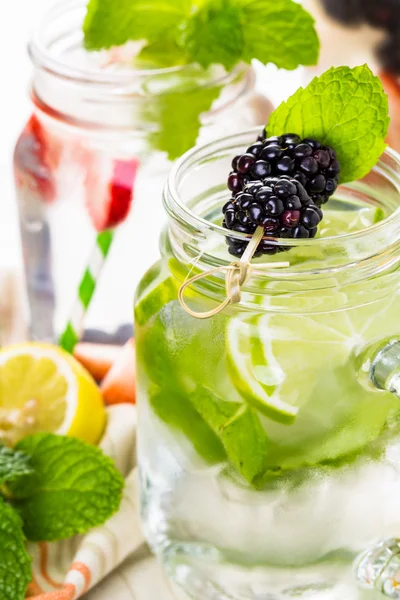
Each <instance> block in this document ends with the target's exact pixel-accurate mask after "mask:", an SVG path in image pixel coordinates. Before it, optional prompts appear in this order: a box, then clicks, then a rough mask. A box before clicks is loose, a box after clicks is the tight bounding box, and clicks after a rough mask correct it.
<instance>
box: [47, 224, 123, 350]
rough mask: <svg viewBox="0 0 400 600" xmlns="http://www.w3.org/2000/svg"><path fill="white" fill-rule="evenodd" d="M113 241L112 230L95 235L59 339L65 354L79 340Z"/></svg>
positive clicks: (72, 348)
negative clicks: (68, 317)
mask: <svg viewBox="0 0 400 600" xmlns="http://www.w3.org/2000/svg"><path fill="white" fill-rule="evenodd" d="M113 239H114V230H113V229H108V230H106V231H102V232H101V233H98V234H97V237H96V244H95V246H94V248H93V252H92V254H91V256H90V259H89V261H88V265H87V267H86V269H85V272H84V274H83V277H82V279H81V281H80V284H79V288H78V297H77V299H76V302H75V304H74V307H73V309H72V311H71V318H70V319H69V321H68V323H67V326H66V327H65V329H64V331H63V333H62V334H61V336H60V339H59V342H58V343H59V345H60V346H61V348H63V349H64V350H66V351H67V352H70V353H71V354H72V352H73V351H74V348H75V346H76V344H77V343H78V342H79V340H80V339H81V336H82V333H83V324H84V320H85V315H86V312H87V310H88V308H89V305H90V303H91V301H92V298H93V295H94V293H95V291H96V287H97V282H98V280H99V278H100V275H101V272H102V270H103V267H104V264H105V262H106V258H107V256H108V253H109V251H110V248H111V244H112V242H113Z"/></svg>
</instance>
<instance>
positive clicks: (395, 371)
mask: <svg viewBox="0 0 400 600" xmlns="http://www.w3.org/2000/svg"><path fill="white" fill-rule="evenodd" d="M365 371H367V369H365ZM369 379H370V381H371V383H372V384H373V385H374V386H375V387H376V388H378V389H380V390H386V391H388V392H391V393H392V394H394V395H395V396H397V397H398V398H399V399H400V340H391V341H389V342H387V343H386V344H385V345H384V346H383V347H382V348H380V349H379V350H378V351H376V350H375V355H374V356H373V357H372V360H371V359H370V366H369ZM354 568H355V576H356V579H357V582H358V584H359V586H360V587H361V588H363V589H369V590H377V591H379V592H380V593H381V594H382V595H383V596H386V597H387V598H397V599H400V539H398V538H387V539H383V540H381V541H380V542H378V543H377V544H376V545H375V546H373V547H371V548H369V549H368V550H366V551H365V552H363V553H362V554H361V555H360V556H359V557H358V559H357V560H356V562H355V566H354Z"/></svg>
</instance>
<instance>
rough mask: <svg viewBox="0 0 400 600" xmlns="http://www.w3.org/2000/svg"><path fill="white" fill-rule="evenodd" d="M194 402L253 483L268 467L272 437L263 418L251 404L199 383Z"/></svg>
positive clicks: (227, 450)
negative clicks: (223, 396) (220, 393)
mask: <svg viewBox="0 0 400 600" xmlns="http://www.w3.org/2000/svg"><path fill="white" fill-rule="evenodd" d="M190 402H191V404H192V405H193V407H194V408H195V410H196V411H197V412H198V414H199V415H200V416H201V417H202V418H203V419H204V421H205V422H206V423H207V425H208V426H209V427H210V428H211V429H212V430H213V431H214V433H215V434H216V435H217V436H218V438H219V439H220V441H221V443H222V445H223V447H224V449H225V452H226V454H227V457H228V459H229V460H230V462H231V463H232V465H233V466H234V467H235V468H236V469H237V471H238V472H239V473H240V474H241V475H242V476H243V477H244V478H245V479H246V480H247V481H248V482H249V483H250V484H254V485H256V483H257V480H258V478H259V477H260V476H262V475H263V473H264V472H265V469H266V464H267V456H268V446H269V441H268V437H267V434H266V433H265V431H264V428H263V426H262V425H261V422H260V418H259V416H258V414H257V412H256V411H255V410H253V409H252V408H251V407H250V406H249V405H248V404H243V403H238V402H230V401H226V400H223V399H222V398H220V397H218V396H216V395H215V394H214V392H212V391H211V390H210V389H208V388H206V387H204V386H199V387H198V388H197V390H196V391H195V392H193V393H192V394H191V395H190Z"/></svg>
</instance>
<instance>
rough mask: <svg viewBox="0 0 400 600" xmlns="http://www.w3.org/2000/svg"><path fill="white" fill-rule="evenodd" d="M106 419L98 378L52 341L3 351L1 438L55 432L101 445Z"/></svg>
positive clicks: (8, 440)
mask: <svg viewBox="0 0 400 600" xmlns="http://www.w3.org/2000/svg"><path fill="white" fill-rule="evenodd" d="M105 423H106V412H105V408H104V402H103V399H102V396H101V393H100V390H99V388H98V387H97V385H96V383H95V381H94V380H93V379H92V377H91V376H90V375H89V373H88V372H87V371H86V370H85V369H84V368H83V367H82V366H81V365H80V364H79V363H78V362H77V361H76V360H75V359H74V358H73V357H72V356H70V355H69V354H67V353H66V352H64V351H63V350H61V349H60V348H58V347H57V346H53V345H51V344H42V343H33V342H32V343H23V344H17V345H15V346H7V347H5V348H3V349H2V350H1V351H0V439H2V440H3V441H4V442H5V443H8V444H15V443H16V442H18V441H19V440H20V439H22V438H23V437H25V436H27V435H30V434H33V433H38V432H51V433H56V434H59V435H71V436H74V437H77V438H80V439H82V440H84V441H86V442H88V443H91V444H97V443H98V442H99V440H100V438H101V436H102V434H103V431H104V428H105Z"/></svg>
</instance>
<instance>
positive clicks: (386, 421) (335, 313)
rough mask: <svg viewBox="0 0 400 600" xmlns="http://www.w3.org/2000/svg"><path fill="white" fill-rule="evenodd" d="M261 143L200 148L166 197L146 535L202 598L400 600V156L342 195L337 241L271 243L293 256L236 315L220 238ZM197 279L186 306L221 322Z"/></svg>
mask: <svg viewBox="0 0 400 600" xmlns="http://www.w3.org/2000/svg"><path fill="white" fill-rule="evenodd" d="M255 137H256V132H254V131H252V132H247V133H244V134H240V135H237V136H232V137H229V138H224V139H222V140H219V141H216V142H213V143H210V144H209V145H205V146H203V147H200V148H197V149H194V150H193V151H191V152H189V153H188V154H187V155H186V156H184V157H183V158H182V159H181V160H180V161H179V162H178V164H177V165H176V166H175V167H174V168H173V170H172V173H171V175H170V178H169V181H168V184H167V186H166V188H165V192H164V206H165V209H166V211H167V213H168V216H169V224H168V228H167V229H165V231H164V233H163V234H162V237H161V253H162V260H161V261H160V262H158V263H156V264H155V265H154V267H152V268H151V269H150V270H149V271H148V273H147V274H146V275H145V276H144V277H143V279H142V282H141V283H140V285H139V287H138V291H137V298H136V305H135V323H136V324H135V336H136V347H137V378H138V381H137V384H138V408H139V440H138V444H139V445H138V456H139V468H140V480H141V509H142V516H143V522H144V528H145V533H146V536H147V539H148V541H149V543H150V545H151V547H152V548H153V550H154V551H155V553H156V554H157V555H158V557H159V558H160V560H161V561H162V562H163V564H164V565H165V566H166V568H167V570H168V572H169V574H170V576H171V577H172V578H173V580H174V581H175V582H177V583H178V584H180V585H181V586H183V588H184V589H185V591H186V592H187V593H188V594H189V595H190V596H191V597H193V598H196V599H197V598H199V599H200V598H201V599H203V600H204V599H205V598H207V599H211V598H212V599H217V598H218V599H219V598H229V599H231V600H232V599H234V600H250V599H260V600H261V599H263V600H264V599H265V598H271V599H273V598H277V599H278V598H289V597H293V596H296V597H302V596H304V597H308V596H309V595H310V594H312V595H313V597H316V598H321V599H322V598H328V597H329V598H331V597H332V598H339V597H345V598H347V599H350V598H351V599H352V598H361V597H364V596H362V594H363V589H364V588H376V589H379V590H383V591H385V593H389V592H387V590H389V591H390V590H391V593H392V592H393V589H394V587H393V586H395V574H396V572H397V571H398V569H399V568H400V545H399V544H398V542H397V540H396V538H399V539H400V511H399V506H398V504H399V497H400V402H399V399H398V397H396V394H397V395H399V390H400V383H399V382H400V343H399V341H398V340H400V320H399V318H398V315H399V312H400V270H399V266H400V209H399V208H398V207H399V204H400V157H399V156H398V155H397V154H395V153H394V152H393V151H391V150H388V151H387V152H386V153H385V154H384V155H383V156H382V159H381V161H380V162H379V164H378V165H377V166H376V167H375V168H374V169H373V171H372V172H371V174H370V175H368V176H367V177H366V178H365V179H364V180H363V181H359V182H356V183H354V184H351V185H346V186H342V187H341V188H339V190H338V192H337V195H336V197H335V199H334V200H333V199H331V200H330V201H329V203H328V204H327V205H326V206H325V207H324V208H325V218H326V219H328V220H330V222H331V223H336V226H337V227H338V224H339V229H338V230H337V232H336V235H328V236H327V237H323V235H324V234H323V233H322V234H321V237H320V238H317V239H308V240H292V239H290V240H283V239H282V240H273V239H271V238H268V240H269V241H268V243H269V245H271V246H274V247H277V248H278V249H279V250H281V252H279V254H275V255H271V256H265V255H264V256H262V257H259V258H256V259H253V260H252V263H251V265H252V270H251V277H250V278H249V279H248V280H247V282H246V283H245V284H244V285H243V287H242V290H241V298H240V302H238V303H235V304H232V303H231V304H228V305H227V306H226V307H225V308H224V309H223V310H222V311H219V312H218V310H215V309H218V307H220V304H221V303H222V302H223V301H224V299H225V298H226V293H227V292H226V275H227V272H225V270H226V269H227V268H230V269H232V266H231V267H229V265H231V263H232V261H233V260H234V258H233V257H232V256H231V255H230V254H228V252H227V246H226V239H225V238H226V236H227V235H228V232H227V230H226V229H223V228H222V227H221V226H220V223H221V219H222V217H221V207H222V205H223V204H224V203H225V202H226V201H227V198H228V197H229V196H228V192H227V189H226V176H227V173H228V172H229V170H230V162H231V160H232V158H233V157H234V156H235V155H237V154H240V152H242V151H243V148H246V147H247V146H249V144H251V143H252V142H253V141H254V139H255ZM371 211H372V213H371ZM365 214H372V215H373V216H372V219H371V226H370V227H366V224H365V220H364V216H363V215H365ZM375 221H377V222H376V223H375V224H373V223H374V222H375ZM378 221H379V222H378ZM356 222H358V223H359V225H358V226H357V227H355V228H354V227H353V225H352V224H354V223H356ZM340 227H342V229H343V230H344V233H343V231H342V233H341V230H340ZM352 227H353V229H352ZM229 237H230V238H235V239H237V240H238V241H240V240H242V241H243V240H246V239H248V238H247V237H246V235H245V234H243V233H235V232H233V231H229ZM284 250H286V251H284ZM277 261H279V262H282V261H284V263H286V265H285V264H284V265H280V268H279V269H278V268H274V263H276V262H277ZM235 268H236V267H235ZM197 275H199V276H200V277H199V279H197V280H196V281H192V282H191V283H190V281H189V279H190V278H192V277H193V276H197ZM188 278H189V279H188ZM188 281H189V283H190V285H189V286H188V287H187V288H186V290H185V293H184V300H185V302H186V305H189V307H190V309H191V310H192V311H196V312H208V311H212V310H215V314H214V315H213V316H211V317H210V318H204V319H203V318H197V317H196V316H193V315H191V314H189V313H188V312H187V310H186V309H184V308H183V305H182V304H181V303H180V300H179V298H180V296H179V290H181V291H182V284H183V282H188ZM389 538H390V539H389ZM390 586H392V587H390ZM330 594H332V595H330ZM368 597H370V596H368ZM396 597H397V596H396Z"/></svg>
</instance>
